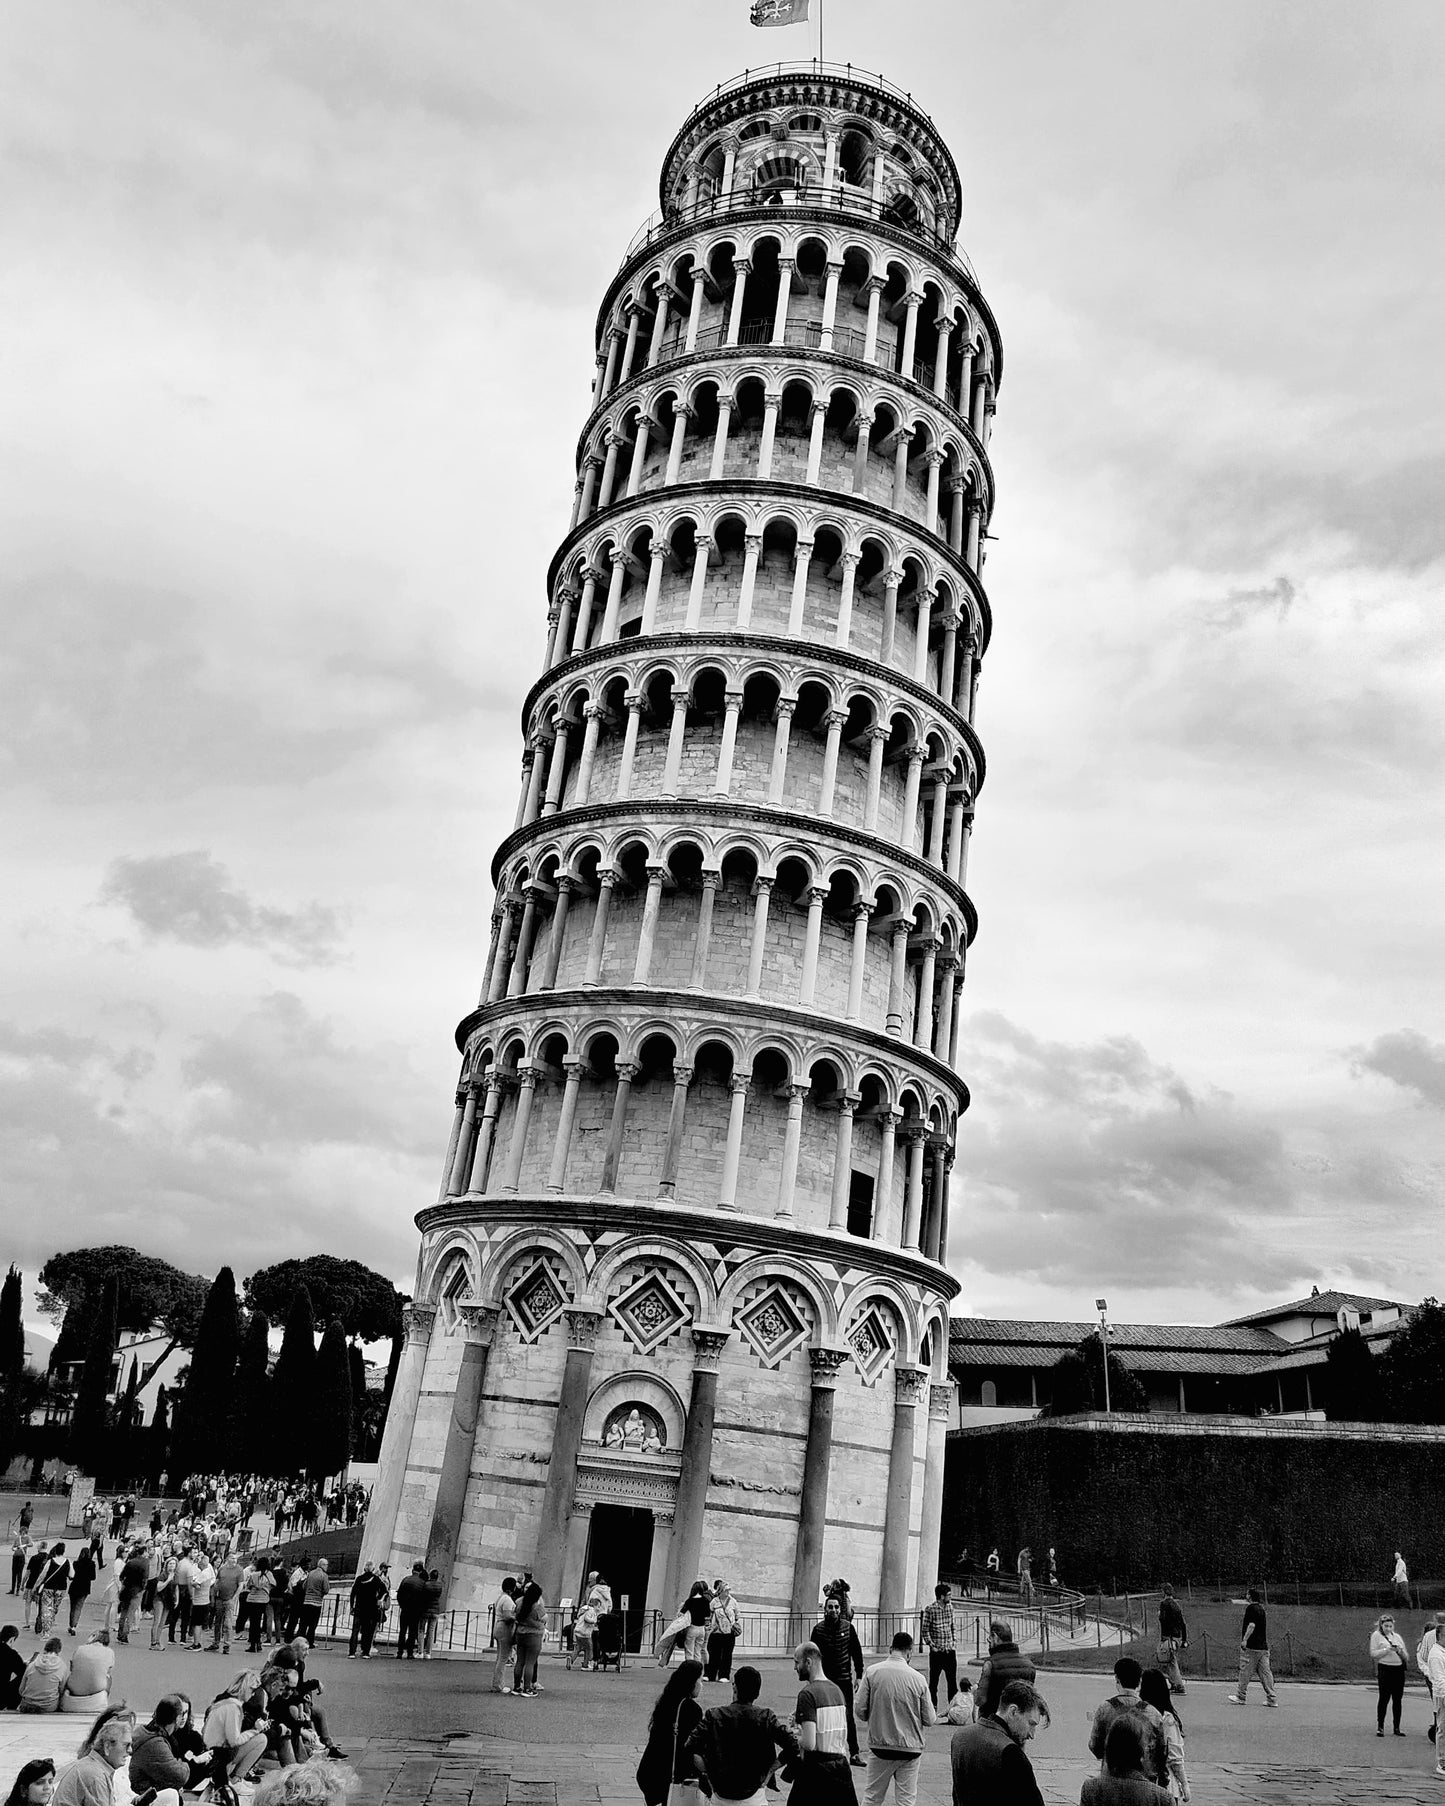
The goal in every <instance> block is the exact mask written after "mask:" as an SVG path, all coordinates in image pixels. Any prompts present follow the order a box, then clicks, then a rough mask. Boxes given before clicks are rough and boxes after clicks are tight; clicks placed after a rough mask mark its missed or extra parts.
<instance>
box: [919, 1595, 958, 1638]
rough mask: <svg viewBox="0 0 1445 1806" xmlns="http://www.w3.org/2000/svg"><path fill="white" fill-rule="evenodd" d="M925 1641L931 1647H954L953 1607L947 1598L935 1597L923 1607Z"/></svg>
mask: <svg viewBox="0 0 1445 1806" xmlns="http://www.w3.org/2000/svg"><path fill="white" fill-rule="evenodd" d="M923 1641H924V1643H925V1644H926V1645H927V1646H928V1648H929V1649H952V1648H953V1647H954V1641H953V1607H952V1605H951V1604H950V1603H949V1601H948V1600H947V1599H935V1600H934V1602H933V1604H932V1605H925V1606H924V1608H923Z"/></svg>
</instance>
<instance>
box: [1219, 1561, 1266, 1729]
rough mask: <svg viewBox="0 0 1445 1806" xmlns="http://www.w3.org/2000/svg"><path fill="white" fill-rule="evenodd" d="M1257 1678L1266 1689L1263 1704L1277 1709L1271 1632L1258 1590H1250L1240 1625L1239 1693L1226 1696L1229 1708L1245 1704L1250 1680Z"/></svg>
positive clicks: (1254, 1588)
mask: <svg viewBox="0 0 1445 1806" xmlns="http://www.w3.org/2000/svg"><path fill="white" fill-rule="evenodd" d="M1256 1674H1257V1675H1258V1676H1259V1681H1260V1685H1261V1686H1262V1687H1263V1688H1264V1703H1265V1704H1266V1705H1267V1706H1277V1705H1278V1704H1279V1699H1278V1696H1277V1695H1276V1693H1275V1690H1274V1676H1273V1674H1271V1673H1270V1668H1269V1631H1268V1625H1267V1622H1266V1618H1265V1611H1264V1607H1263V1606H1262V1605H1261V1604H1260V1602H1259V1588H1258V1587H1251V1588H1250V1589H1249V1603H1248V1605H1246V1606H1245V1608H1244V1618H1243V1621H1242V1622H1241V1624H1240V1634H1239V1692H1238V1693H1226V1694H1225V1696H1224V1697H1225V1698H1226V1699H1227V1700H1228V1701H1229V1703H1230V1705H1232V1706H1242V1705H1243V1704H1244V1701H1245V1696H1246V1694H1247V1693H1248V1692H1249V1682H1250V1677H1251V1675H1256Z"/></svg>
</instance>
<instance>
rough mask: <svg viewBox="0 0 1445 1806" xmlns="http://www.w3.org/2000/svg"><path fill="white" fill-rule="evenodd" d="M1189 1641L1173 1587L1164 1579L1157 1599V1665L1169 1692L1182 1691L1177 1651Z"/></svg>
mask: <svg viewBox="0 0 1445 1806" xmlns="http://www.w3.org/2000/svg"><path fill="white" fill-rule="evenodd" d="M1188 1642H1189V1627H1188V1625H1187V1624H1185V1622H1184V1613H1183V1610H1182V1609H1181V1607H1180V1604H1179V1601H1178V1600H1177V1599H1176V1598H1175V1597H1174V1589H1173V1587H1172V1586H1170V1584H1169V1582H1168V1581H1167V1580H1166V1581H1165V1582H1164V1597H1163V1598H1162V1599H1161V1600H1160V1601H1159V1649H1158V1652H1157V1653H1158V1656H1159V1666H1160V1667H1161V1668H1162V1669H1163V1670H1164V1675H1165V1678H1166V1679H1167V1681H1168V1682H1169V1691H1170V1692H1171V1693H1182V1692H1183V1691H1184V1676H1183V1675H1182V1674H1181V1673H1180V1672H1179V1651H1180V1650H1181V1649H1183V1648H1185V1647H1186V1646H1187V1645H1188Z"/></svg>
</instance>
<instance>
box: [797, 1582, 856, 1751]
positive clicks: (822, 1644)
mask: <svg viewBox="0 0 1445 1806" xmlns="http://www.w3.org/2000/svg"><path fill="white" fill-rule="evenodd" d="M809 1640H810V1641H811V1642H813V1643H816V1644H817V1646H818V1654H819V1655H820V1656H822V1658H823V1674H824V1676H825V1678H826V1679H828V1680H830V1681H832V1683H833V1685H834V1686H835V1687H841V1688H842V1689H843V1706H844V1709H845V1711H846V1712H847V1714H848V1760H849V1761H850V1762H851V1763H852V1764H853V1766H854V1768H866V1767H867V1764H866V1763H865V1762H864V1760H863V1758H862V1757H861V1756H860V1755H859V1754H858V1726H857V1723H856V1722H855V1720H854V1717H853V1686H854V1683H855V1681H861V1680H862V1678H863V1646H862V1645H861V1644H860V1643H859V1641H858V1633H857V1631H856V1630H854V1628H853V1626H852V1624H851V1623H850V1622H849V1621H848V1620H847V1619H846V1618H845V1617H844V1616H843V1601H842V1599H841V1598H840V1597H839V1596H838V1594H837V1593H830V1594H829V1595H828V1597H827V1598H826V1599H825V1600H824V1601H823V1617H822V1621H821V1622H820V1623H818V1624H815V1625H814V1626H813V1634H812V1636H811V1638H810V1639H809Z"/></svg>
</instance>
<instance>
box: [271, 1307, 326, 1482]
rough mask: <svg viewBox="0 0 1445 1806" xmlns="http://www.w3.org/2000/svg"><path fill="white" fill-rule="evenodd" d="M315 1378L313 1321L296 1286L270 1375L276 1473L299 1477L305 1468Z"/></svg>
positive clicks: (309, 1438)
mask: <svg viewBox="0 0 1445 1806" xmlns="http://www.w3.org/2000/svg"><path fill="white" fill-rule="evenodd" d="M315 1379H316V1319H315V1317H314V1316H313V1315H312V1313H311V1294H310V1292H308V1291H307V1289H306V1287H305V1286H297V1288H296V1290H295V1291H294V1292H293V1293H292V1294H291V1308H290V1309H289V1310H288V1311H287V1313H286V1331H285V1334H284V1335H283V1336H282V1338H281V1352H280V1354H279V1355H277V1357H276V1366H275V1370H274V1371H273V1373H272V1375H271V1387H270V1400H269V1416H270V1422H271V1434H270V1449H271V1461H270V1466H271V1469H272V1471H273V1472H275V1473H278V1474H299V1473H300V1472H301V1470H302V1468H304V1467H305V1466H306V1465H307V1462H308V1459H309V1457H308V1452H307V1447H308V1444H309V1443H310V1441H311V1434H312V1426H313V1424H314V1422H315Z"/></svg>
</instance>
